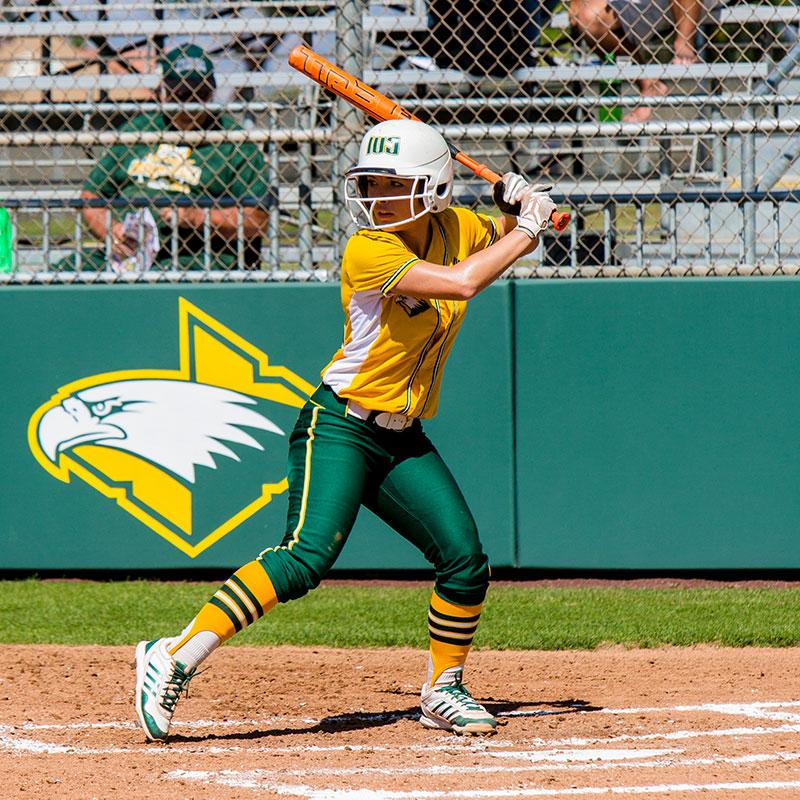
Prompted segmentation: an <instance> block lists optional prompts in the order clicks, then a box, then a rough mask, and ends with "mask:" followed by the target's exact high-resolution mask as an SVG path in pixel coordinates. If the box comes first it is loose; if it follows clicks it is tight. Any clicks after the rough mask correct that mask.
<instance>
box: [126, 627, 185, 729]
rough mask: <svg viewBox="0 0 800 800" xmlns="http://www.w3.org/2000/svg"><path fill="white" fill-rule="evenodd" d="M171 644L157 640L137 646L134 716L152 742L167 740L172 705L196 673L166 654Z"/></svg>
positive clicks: (172, 711) (173, 705) (169, 640)
mask: <svg viewBox="0 0 800 800" xmlns="http://www.w3.org/2000/svg"><path fill="white" fill-rule="evenodd" d="M173 641H174V640H172V639H156V640H155V641H152V642H139V644H137V645H136V716H137V717H138V718H139V724H140V725H141V726H142V730H144V735H145V736H146V737H147V738H148V739H149V740H150V741H151V742H156V741H161V742H163V741H164V740H165V739H166V738H167V734H168V733H169V725H170V722H172V715H173V714H174V713H175V705H176V703H177V702H178V699H179V698H180V696H181V694H183V693H184V692H186V691H187V689H188V687H189V681H190V680H191V679H192V677H194V673H195V670H196V669H197V668H196V667H193V668H192V669H186V666H185V665H184V664H181V662H180V661H176V660H175V659H174V658H173V657H172V656H171V655H170V654H169V652H168V651H167V647H168V646H169V645H171V644H172V642H173Z"/></svg>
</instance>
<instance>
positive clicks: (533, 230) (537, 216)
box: [517, 191, 557, 239]
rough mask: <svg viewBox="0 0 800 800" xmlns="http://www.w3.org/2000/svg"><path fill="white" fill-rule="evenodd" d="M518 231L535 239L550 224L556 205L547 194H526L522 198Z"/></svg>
mask: <svg viewBox="0 0 800 800" xmlns="http://www.w3.org/2000/svg"><path fill="white" fill-rule="evenodd" d="M520 204H521V206H520V211H519V214H518V216H517V230H518V231H522V232H523V233H526V234H527V235H528V236H530V237H531V239H535V238H536V237H537V236H538V235H539V234H540V233H541V232H542V231H543V230H544V229H545V228H546V227H547V225H548V224H549V222H550V215H551V214H552V213H553V212H554V211H555V210H556V208H557V206H556V204H555V203H554V202H553V201H552V200H551V199H550V195H549V194H547V193H546V192H532V191H528V192H524V193H523V195H522V197H521V198H520Z"/></svg>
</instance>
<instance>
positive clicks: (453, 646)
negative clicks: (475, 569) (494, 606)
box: [428, 592, 482, 686]
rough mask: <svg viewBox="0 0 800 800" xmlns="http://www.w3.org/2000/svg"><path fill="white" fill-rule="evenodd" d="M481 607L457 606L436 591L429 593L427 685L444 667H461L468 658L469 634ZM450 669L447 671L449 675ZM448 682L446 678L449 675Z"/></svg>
mask: <svg viewBox="0 0 800 800" xmlns="http://www.w3.org/2000/svg"><path fill="white" fill-rule="evenodd" d="M481 607H482V605H477V606H457V605H454V604H453V603H448V602H447V600H442V598H441V597H439V595H438V594H436V592H434V593H433V594H432V595H431V606H430V610H429V611H428V631H429V633H430V637H431V638H430V661H429V666H428V685H429V686H433V685H434V684H435V683H436V681H437V680H439V678H440V677H442V675H443V673H444V672H445V670H449V671H452V668H453V667H461V666H463V664H464V662H465V661H466V660H467V654H468V653H469V648H470V647H471V646H472V637H473V636H474V635H475V631H476V630H477V628H478V621H479V620H480V618H481ZM450 674H452V672H449V673H448V676H449V675H450ZM448 682H449V679H448Z"/></svg>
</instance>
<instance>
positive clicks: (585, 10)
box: [569, 0, 718, 122]
mask: <svg viewBox="0 0 800 800" xmlns="http://www.w3.org/2000/svg"><path fill="white" fill-rule="evenodd" d="M717 5H718V0H571V2H570V4H569V20H570V24H571V25H572V29H573V31H574V32H575V34H576V35H577V36H580V37H582V38H583V39H584V40H585V41H586V42H587V44H588V45H589V47H591V48H592V50H594V51H595V52H596V53H598V54H599V55H600V56H601V57H603V56H605V55H607V54H613V55H614V56H632V57H633V58H634V59H636V60H638V61H641V60H643V58H644V52H643V51H644V46H645V45H646V43H647V42H648V40H649V39H651V38H652V37H653V36H654V35H660V36H662V37H666V35H668V33H669V31H670V29H672V30H673V31H674V38H673V40H672V50H673V58H672V63H673V64H695V63H697V61H698V56H697V51H696V49H695V36H696V34H697V28H698V25H699V24H700V23H702V22H706V21H713V17H712V16H711V13H712V11H713V9H714V8H716V6H717ZM667 91H668V90H667V86H666V84H665V83H664V82H663V81H660V80H652V79H642V80H640V81H639V92H640V94H641V95H642V96H643V97H663V96H664V95H666V94H667ZM651 113H652V108H650V107H648V106H639V107H638V108H634V109H633V110H632V111H631V112H630V113H629V114H627V115H626V116H625V117H624V120H625V121H626V122H645V121H646V120H648V119H649V118H650V116H651Z"/></svg>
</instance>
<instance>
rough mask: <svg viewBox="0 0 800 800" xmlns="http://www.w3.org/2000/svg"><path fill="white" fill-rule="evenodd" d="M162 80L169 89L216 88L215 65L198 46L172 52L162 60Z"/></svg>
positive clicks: (177, 48)
mask: <svg viewBox="0 0 800 800" xmlns="http://www.w3.org/2000/svg"><path fill="white" fill-rule="evenodd" d="M161 79H162V81H163V82H164V85H165V86H167V88H169V89H181V88H183V89H200V88H201V87H208V88H209V89H214V88H216V85H217V82H216V80H215V79H214V65H213V64H212V62H211V59H210V58H209V57H208V56H207V55H206V54H205V52H203V50H202V49H201V48H200V47H198V46H197V45H196V44H184V45H181V46H180V47H176V48H174V49H173V50H170V51H169V52H168V53H167V54H166V55H165V56H164V58H162V59H161Z"/></svg>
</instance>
